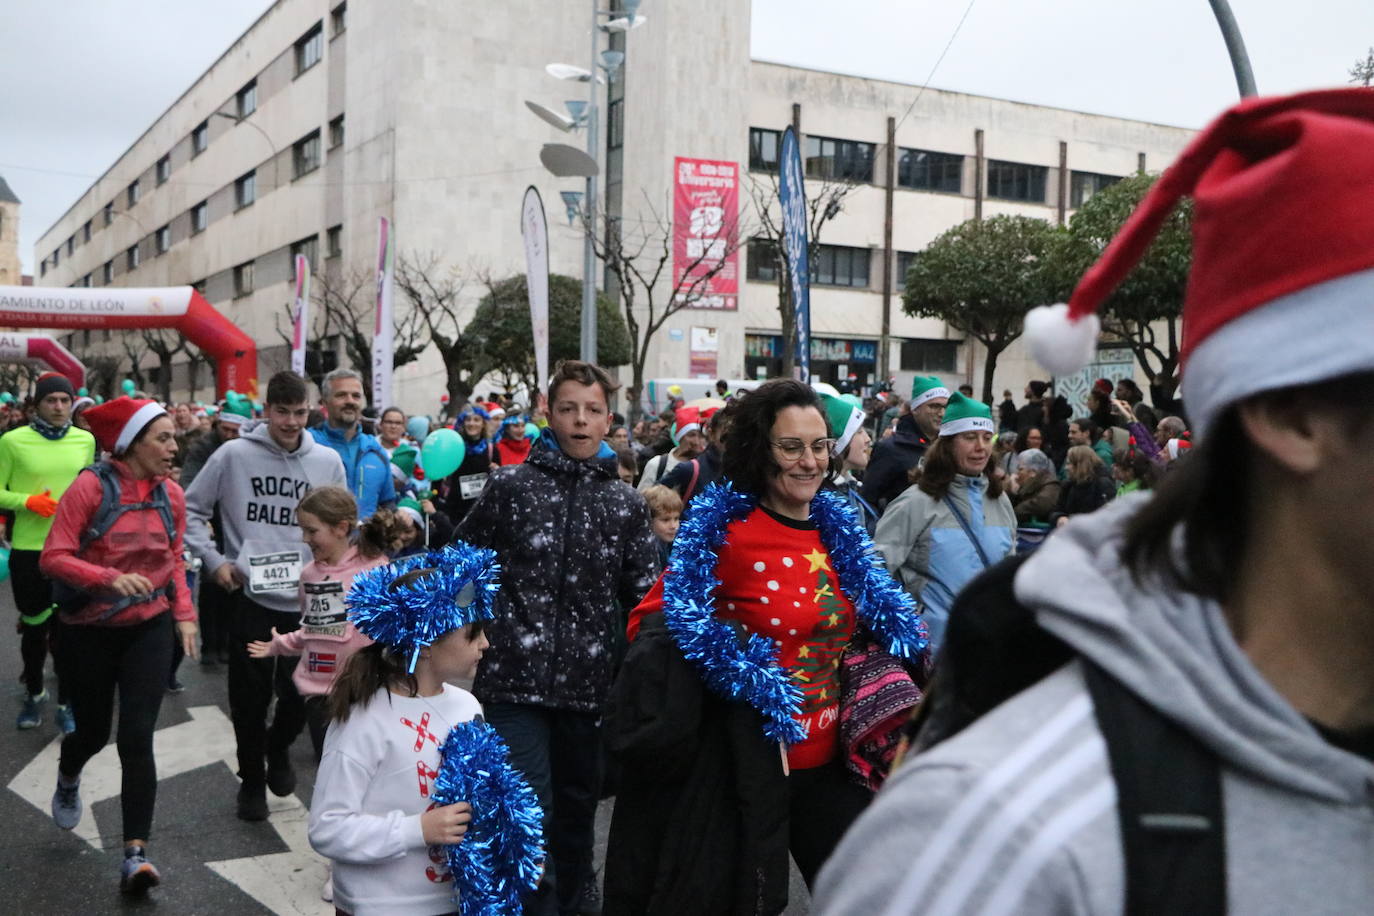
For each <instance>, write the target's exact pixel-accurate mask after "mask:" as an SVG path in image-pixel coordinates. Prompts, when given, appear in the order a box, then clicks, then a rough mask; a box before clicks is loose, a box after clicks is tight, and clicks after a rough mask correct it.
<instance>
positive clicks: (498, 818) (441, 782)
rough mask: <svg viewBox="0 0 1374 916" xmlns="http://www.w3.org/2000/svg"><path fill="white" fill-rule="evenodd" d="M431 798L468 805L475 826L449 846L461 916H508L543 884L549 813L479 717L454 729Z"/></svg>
mask: <svg viewBox="0 0 1374 916" xmlns="http://www.w3.org/2000/svg"><path fill="white" fill-rule="evenodd" d="M439 753H440V755H441V760H442V762H441V763H440V765H439V775H438V777H437V778H436V779H435V781H434V789H433V791H432V792H431V795H430V797H431V798H432V799H433V800H434V802H435V803H436V804H438V805H452V804H455V803H457V802H467V803H468V804H469V805H471V806H472V820H471V822H470V823H469V824H468V830H467V833H466V834H465V835H464V836H463V840H462V842H461V843H455V844H454V845H452V846H445V847H444V855H445V857H446V858H447V860H448V867H449V871H450V872H452V873H453V893H454V898H455V899H456V900H457V901H458V910H459V912H460V913H462V916H509V914H516V913H519V912H520V911H521V909H520V895H521V894H522V893H524V892H525V891H528V890H532V889H533V888H534V887H535V885H537V884H538V883H539V875H540V873H541V871H542V865H543V861H544V827H543V821H544V814H543V811H542V810H541V809H540V807H539V799H538V798H537V797H536V796H535V794H534V789H532V788H530V784H529V783H528V782H526V781H525V777H524V776H522V775H521V774H520V773H519V772H518V771H517V770H516V769H515V768H514V767H512V766H511V764H510V760H509V753H508V751H507V750H506V745H505V743H504V742H503V741H502V740H501V738H500V736H499V735H497V734H496V730H495V729H493V728H492V727H491V726H490V725H487V724H486V723H485V722H483V721H482V720H481V719H477V720H475V721H473V722H464V723H462V724H460V725H456V726H454V727H453V728H452V729H450V730H449V733H448V738H447V739H445V741H444V746H443V747H442V748H441V749H440V752H439Z"/></svg>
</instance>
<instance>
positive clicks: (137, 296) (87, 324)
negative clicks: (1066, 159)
mask: <svg viewBox="0 0 1374 916" xmlns="http://www.w3.org/2000/svg"><path fill="white" fill-rule="evenodd" d="M0 326H2V327H12V328H59V329H62V330H69V331H70V330H77V331H81V330H87V329H100V330H105V329H109V330H130V329H138V328H171V329H173V330H174V331H176V332H177V333H179V334H181V335H182V336H183V337H185V338H186V339H187V340H189V341H190V342H191V343H193V344H195V345H196V346H197V347H199V348H200V349H201V351H202V352H204V353H205V354H206V355H207V356H209V357H211V358H212V359H213V360H214V361H215V367H216V372H215V391H216V393H217V395H218V396H219V397H223V396H224V393H225V392H226V391H230V390H233V391H238V392H240V393H242V394H247V395H249V396H250V397H257V396H258V394H257V392H258V349H257V345H256V344H254V343H253V339H252V338H251V337H249V336H248V335H247V334H245V333H243V331H241V330H239V329H238V327H237V326H235V325H234V323H233V322H231V321H230V320H229V319H228V318H226V317H224V316H223V315H221V314H220V313H219V311H218V310H216V309H215V307H214V306H213V305H211V304H210V303H208V302H206V301H205V298H204V297H203V296H201V295H200V293H198V292H196V291H195V289H194V288H192V287H190V286H169V287H165V288H153V289H126V288H124V287H110V286H107V287H103V288H100V289H88V288H84V287H80V288H76V287H74V288H68V289H58V288H50V287H43V286H0ZM10 336H16V337H17V336H23V335H10ZM52 343H53V344H54V345H56V341H52ZM62 352H64V353H65V352H66V351H65V350H63V351H62ZM68 355H69V356H70V354H68ZM72 361H73V362H75V359H74V358H73V360H72ZM77 365H78V366H79V365H80V364H79V363H77ZM54 368H56V367H54ZM58 371H60V372H63V374H64V375H65V374H66V372H65V371H63V370H61V369H58ZM78 387H79V386H78Z"/></svg>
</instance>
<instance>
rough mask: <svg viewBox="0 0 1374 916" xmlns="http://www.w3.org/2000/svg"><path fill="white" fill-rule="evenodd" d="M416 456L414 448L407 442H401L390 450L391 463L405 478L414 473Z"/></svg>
mask: <svg viewBox="0 0 1374 916" xmlns="http://www.w3.org/2000/svg"><path fill="white" fill-rule="evenodd" d="M417 454H418V453H417V452H416V451H415V446H413V445H411V444H410V443H409V442H402V443H401V444H400V445H398V446H396V447H395V448H394V449H392V450H391V463H392V465H394V466H395V467H396V468H397V469H398V470H399V471H400V472H401V473H402V474H404V475H405V476H406V477H410V476H412V475H413V474H414V473H415V458H416V455H417Z"/></svg>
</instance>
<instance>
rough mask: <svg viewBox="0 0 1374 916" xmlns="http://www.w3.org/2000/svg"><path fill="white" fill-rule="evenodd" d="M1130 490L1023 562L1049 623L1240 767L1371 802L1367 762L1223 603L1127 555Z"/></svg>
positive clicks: (1328, 796)
mask: <svg viewBox="0 0 1374 916" xmlns="http://www.w3.org/2000/svg"><path fill="white" fill-rule="evenodd" d="M1148 498H1149V496H1148V494H1139V495H1133V496H1129V497H1124V498H1121V499H1118V500H1116V501H1115V502H1113V503H1109V504H1108V505H1107V506H1105V507H1103V508H1102V509H1100V510H1098V511H1097V512H1094V513H1091V514H1089V515H1084V516H1080V517H1078V518H1076V519H1075V520H1074V521H1073V522H1072V523H1071V524H1069V525H1068V526H1066V527H1064V528H1061V529H1060V530H1059V531H1058V532H1056V533H1055V534H1054V535H1053V536H1052V537H1050V538H1048V539H1047V540H1046V541H1045V543H1044V545H1043V546H1042V547H1040V549H1039V550H1038V551H1036V553H1035V555H1034V556H1033V557H1031V559H1029V560H1027V561H1026V563H1025V565H1024V566H1022V568H1021V569H1020V570H1019V571H1018V573H1017V575H1016V580H1015V591H1016V597H1017V599H1018V600H1019V601H1020V602H1021V603H1023V604H1025V605H1026V606H1027V607H1030V608H1032V609H1033V610H1034V611H1035V614H1036V619H1037V620H1038V621H1039V623H1040V625H1041V626H1043V627H1044V628H1045V629H1046V630H1048V631H1050V632H1051V633H1053V634H1054V635H1055V636H1058V637H1059V638H1060V639H1062V640H1064V641H1065V642H1066V643H1068V644H1069V645H1070V646H1072V647H1073V648H1074V649H1075V650H1077V651H1078V652H1079V653H1081V654H1082V655H1084V656H1086V657H1087V658H1089V659H1091V660H1092V661H1094V662H1095V663H1096V664H1097V665H1098V666H1099V667H1101V668H1102V669H1103V670H1105V671H1106V672H1107V673H1108V674H1110V675H1112V676H1113V677H1115V678H1116V679H1117V680H1118V681H1120V682H1121V683H1122V684H1123V685H1125V686H1126V687H1127V688H1129V689H1130V690H1131V691H1132V692H1134V693H1135V694H1136V695H1137V696H1139V697H1140V698H1141V699H1142V700H1144V701H1145V702H1147V703H1149V704H1150V705H1151V706H1153V707H1155V708H1156V709H1158V710H1159V711H1160V712H1161V713H1162V714H1163V715H1164V716H1166V717H1167V718H1169V719H1171V720H1173V721H1175V722H1177V723H1178V724H1179V725H1180V726H1182V727H1183V728H1185V729H1187V730H1188V731H1189V732H1191V733H1192V734H1193V735H1195V736H1196V737H1197V738H1198V739H1199V740H1200V741H1201V742H1203V743H1204V744H1205V745H1206V746H1207V747H1209V748H1210V749H1211V750H1212V751H1213V752H1215V753H1216V754H1217V755H1218V756H1219V757H1220V759H1221V760H1222V761H1223V763H1224V764H1225V765H1227V766H1229V767H1231V768H1234V769H1237V770H1241V771H1246V772H1248V773H1250V774H1252V775H1254V776H1255V777H1258V778H1259V779H1263V780H1267V781H1270V782H1273V783H1277V784H1279V785H1281V786H1285V787H1287V788H1288V789H1289V790H1291V791H1293V792H1297V793H1301V794H1305V795H1308V796H1312V797H1315V798H1320V799H1323V800H1327V801H1335V802H1341V803H1355V804H1365V803H1366V798H1367V796H1366V789H1365V782H1366V780H1367V779H1368V777H1369V764H1368V763H1366V762H1365V761H1363V760H1361V759H1360V758H1358V757H1356V756H1354V755H1352V754H1348V753H1345V752H1343V751H1340V750H1338V749H1336V748H1335V747H1333V746H1332V745H1330V744H1329V743H1327V742H1326V741H1325V740H1324V739H1323V738H1322V737H1321V736H1320V735H1319V734H1318V733H1317V731H1316V729H1314V728H1313V726H1312V725H1311V724H1310V723H1309V722H1308V721H1307V720H1306V719H1305V718H1304V717H1303V716H1302V715H1301V714H1300V713H1299V712H1298V711H1297V710H1295V709H1294V708H1293V707H1292V705H1291V704H1289V703H1288V701H1287V700H1285V699H1284V698H1283V697H1282V696H1281V695H1280V694H1279V693H1278V691H1276V690H1275V689H1274V687H1273V686H1271V685H1270V684H1269V682H1268V681H1266V680H1265V679H1264V677H1263V676H1262V675H1261V674H1260V673H1259V671H1258V670H1257V669H1256V668H1255V667H1254V665H1253V664H1252V663H1251V661H1250V660H1249V658H1248V657H1247V656H1246V655H1245V653H1244V652H1243V651H1242V650H1241V648H1240V646H1239V645H1237V643H1236V640H1235V638H1234V636H1233V635H1232V633H1231V629H1230V627H1229V626H1228V625H1227V622H1226V619H1225V617H1224V616H1223V613H1222V609H1221V607H1220V606H1219V605H1218V604H1217V603H1216V602H1215V601H1212V600H1210V599H1205V598H1201V597H1199V596H1197V595H1194V594H1191V593H1188V592H1184V591H1181V590H1179V589H1177V588H1175V587H1171V586H1167V585H1165V584H1163V583H1161V582H1160V581H1158V580H1157V579H1154V578H1153V577H1149V578H1146V579H1145V580H1144V581H1143V582H1141V583H1137V582H1136V581H1135V580H1134V579H1133V578H1132V576H1131V574H1130V572H1129V570H1127V569H1126V568H1125V567H1124V566H1123V565H1122V563H1121V559H1120V549H1121V544H1122V541H1123V530H1124V525H1125V523H1126V521H1127V520H1128V519H1129V518H1130V517H1131V515H1132V514H1133V513H1134V512H1135V511H1137V510H1138V509H1139V508H1140V507H1141V506H1142V505H1143V504H1144V502H1145V500H1147V499H1148Z"/></svg>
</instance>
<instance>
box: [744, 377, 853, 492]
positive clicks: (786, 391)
mask: <svg viewBox="0 0 1374 916" xmlns="http://www.w3.org/2000/svg"><path fill="white" fill-rule="evenodd" d="M788 407H810V408H812V409H813V410H815V411H816V413H818V414H819V415H820V418H821V422H822V423H824V422H825V411H824V410H823V409H822V408H821V399H820V397H819V396H818V395H817V394H816V392H815V391H813V390H812V389H811V387H810V386H808V385H805V384H803V383H801V382H799V381H797V380H795V379H788V378H775V379H769V380H768V381H766V382H764V383H763V384H762V385H760V386H759V387H757V388H755V389H754V390H753V391H751V392H749V397H747V398H741V399H739V400H736V401H734V402H733V403H732V404H731V405H730V408H731V409H730V416H729V417H728V423H729V426H728V427H727V428H726V431H725V448H724V455H723V457H722V458H721V473H722V474H723V475H724V476H725V477H726V478H728V479H729V481H730V482H731V483H732V484H734V485H735V489H737V490H740V491H742V492H744V493H748V494H749V495H751V496H755V497H759V496H762V495H763V494H764V493H765V492H767V490H768V481H769V480H770V479H772V478H774V477H776V476H778V474H780V473H782V467H781V466H780V465H779V464H778V460H777V457H776V456H775V455H774V454H773V446H772V444H771V439H772V435H773V423H774V422H775V421H776V420H777V418H778V414H779V413H781V412H782V411H783V410H785V409H786V408H788ZM828 428H829V427H828V426H827V429H828ZM834 467H835V463H834V459H833V458H832V459H831V460H830V462H829V463H828V465H827V467H826V478H827V479H829V477H830V475H831V474H832V473H833V471H834Z"/></svg>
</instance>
